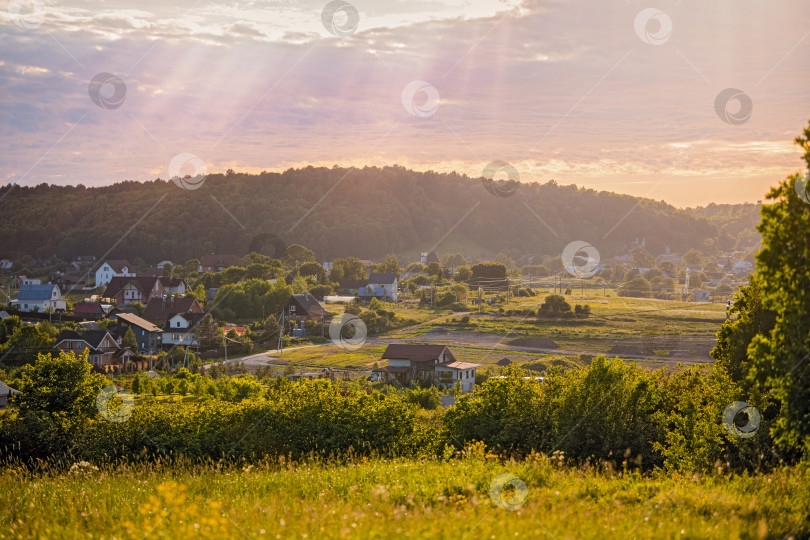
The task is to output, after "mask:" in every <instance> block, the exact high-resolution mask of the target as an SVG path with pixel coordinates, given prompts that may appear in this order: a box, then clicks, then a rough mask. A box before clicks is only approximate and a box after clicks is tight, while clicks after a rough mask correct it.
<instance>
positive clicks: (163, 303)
mask: <svg viewBox="0 0 810 540" xmlns="http://www.w3.org/2000/svg"><path fill="white" fill-rule="evenodd" d="M202 312H203V309H202V306H200V303H199V302H198V301H197V299H196V298H194V297H191V296H189V297H184V298H152V299H151V300H149V303H148V304H146V308H145V309H144V310H143V315H142V317H143V318H144V319H146V320H147V321H149V322H152V323H154V324H163V323H165V322H166V321H168V320H169V319H170V318H171V317H172V315H176V314H178V313H180V314H186V313H202Z"/></svg>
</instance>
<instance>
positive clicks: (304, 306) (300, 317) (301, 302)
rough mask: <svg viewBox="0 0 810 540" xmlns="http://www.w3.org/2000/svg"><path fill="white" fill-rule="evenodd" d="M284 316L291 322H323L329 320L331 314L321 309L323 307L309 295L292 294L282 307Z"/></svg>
mask: <svg viewBox="0 0 810 540" xmlns="http://www.w3.org/2000/svg"><path fill="white" fill-rule="evenodd" d="M284 316H285V317H286V318H287V319H289V320H291V321H299V322H304V321H316V322H323V321H324V320H326V319H329V318H331V316H332V314H331V313H328V312H327V311H326V310H324V309H323V306H321V304H320V303H319V302H318V300H317V299H316V298H315V297H314V296H312V294H310V293H308V292H307V293H303V294H294V295H292V296H290V298H289V299H288V300H287V303H286V304H285V305H284Z"/></svg>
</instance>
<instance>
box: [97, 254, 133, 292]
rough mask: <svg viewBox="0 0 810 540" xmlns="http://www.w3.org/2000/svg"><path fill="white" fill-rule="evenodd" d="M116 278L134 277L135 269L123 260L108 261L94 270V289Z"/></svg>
mask: <svg viewBox="0 0 810 540" xmlns="http://www.w3.org/2000/svg"><path fill="white" fill-rule="evenodd" d="M116 276H118V277H135V268H133V266H132V263H130V262H129V261H127V260H125V259H108V260H106V261H104V262H103V263H101V266H99V267H98V268H97V269H96V287H101V286H102V285H106V284H108V283H109V282H110V280H111V279H112V278H114V277H116Z"/></svg>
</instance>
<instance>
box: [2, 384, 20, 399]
mask: <svg viewBox="0 0 810 540" xmlns="http://www.w3.org/2000/svg"><path fill="white" fill-rule="evenodd" d="M19 393H20V391H19V390H15V389H13V388H12V387H10V386H9V385H7V384H6V383H4V382H3V381H0V396H8V395H11V394H19Z"/></svg>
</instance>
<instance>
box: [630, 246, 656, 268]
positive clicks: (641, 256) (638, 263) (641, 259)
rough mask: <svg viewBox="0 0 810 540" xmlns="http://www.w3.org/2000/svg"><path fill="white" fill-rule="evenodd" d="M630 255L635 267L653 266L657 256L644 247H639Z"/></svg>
mask: <svg viewBox="0 0 810 540" xmlns="http://www.w3.org/2000/svg"><path fill="white" fill-rule="evenodd" d="M630 257H631V258H632V260H633V266H634V267H635V268H653V267H654V266H655V258H654V257H653V256H652V255H650V252H649V251H647V250H646V249H644V248H642V247H637V248H635V249H634V250H633V251H631V252H630Z"/></svg>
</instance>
